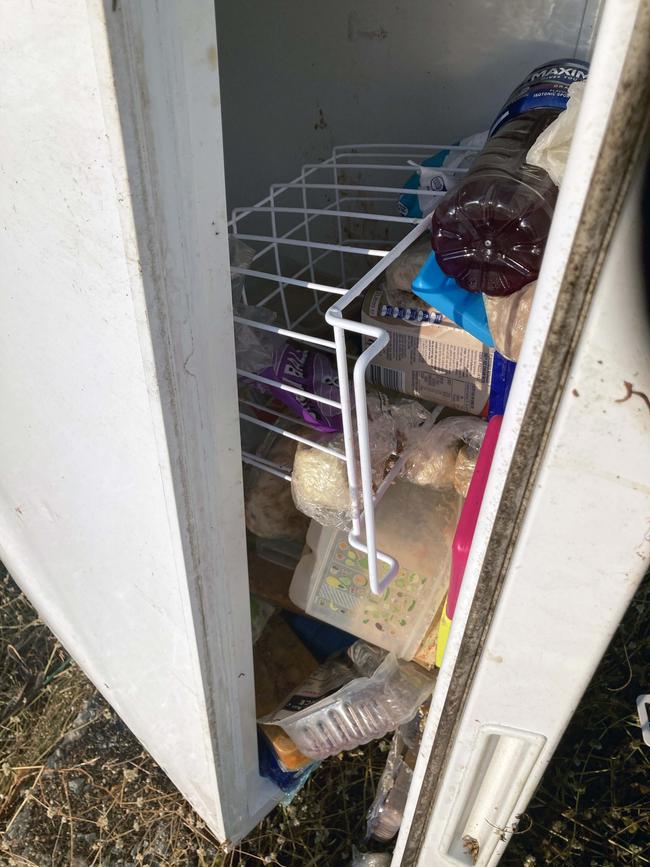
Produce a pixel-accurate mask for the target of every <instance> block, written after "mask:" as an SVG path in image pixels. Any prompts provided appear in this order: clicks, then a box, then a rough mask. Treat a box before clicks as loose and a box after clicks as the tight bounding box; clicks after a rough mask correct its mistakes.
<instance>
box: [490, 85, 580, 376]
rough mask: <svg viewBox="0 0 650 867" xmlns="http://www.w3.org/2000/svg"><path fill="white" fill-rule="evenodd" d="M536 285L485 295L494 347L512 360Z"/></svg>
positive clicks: (520, 340) (519, 346) (523, 332)
mask: <svg viewBox="0 0 650 867" xmlns="http://www.w3.org/2000/svg"><path fill="white" fill-rule="evenodd" d="M571 87H573V85H571ZM536 286H537V280H534V281H533V282H532V283H529V284H528V286H524V288H523V289H520V290H519V292H514V293H513V294H512V295H507V296H505V297H504V298H496V297H492V296H490V295H483V300H484V302H485V312H486V313H487V319H488V326H489V328H490V334H491V335H492V339H493V340H494V348H495V349H496V351H497V352H500V353H501V355H503V356H504V357H505V358H509V359H510V360H511V361H519V354H520V353H521V344H522V343H523V340H524V334H525V333H526V326H527V325H528V317H529V316H530V308H531V307H532V304H533V298H534V297H535V288H536Z"/></svg>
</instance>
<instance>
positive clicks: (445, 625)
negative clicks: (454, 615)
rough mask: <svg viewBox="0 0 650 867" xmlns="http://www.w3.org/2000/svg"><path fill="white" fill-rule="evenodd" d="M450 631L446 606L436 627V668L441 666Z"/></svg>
mask: <svg viewBox="0 0 650 867" xmlns="http://www.w3.org/2000/svg"><path fill="white" fill-rule="evenodd" d="M450 629H451V620H450V619H449V618H448V617H447V606H446V605H445V608H444V609H443V612H442V616H441V617H440V625H439V626H438V643H437V645H436V666H437V667H438V668H440V666H441V665H442V660H443V657H444V655H445V647H446V646H447V639H448V638H449V630H450Z"/></svg>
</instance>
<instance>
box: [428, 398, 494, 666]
mask: <svg viewBox="0 0 650 867" xmlns="http://www.w3.org/2000/svg"><path fill="white" fill-rule="evenodd" d="M502 421H503V416H500V415H495V416H493V417H492V418H491V419H490V421H489V422H488V426H487V430H486V432H485V438H484V440H483V444H482V446H481V451H480V452H479V456H478V460H477V462H476V469H475V470H474V475H473V476H472V481H471V482H470V485H469V490H468V492H467V497H466V499H465V503H464V505H463V509H462V511H461V513H460V519H459V521H458V527H457V528H456V533H455V534H454V541H453V544H452V549H451V574H450V578H449V594H448V596H447V602H446V603H445V609H444V611H443V615H442V617H441V619H440V627H439V630H438V644H437V648H436V665H438V667H440V664H441V663H442V658H443V655H444V652H445V647H446V644H447V639H448V638H449V630H450V628H451V621H452V619H453V616H454V611H455V610H456V602H457V601H458V594H459V593H460V588H461V584H462V582H463V575H464V574H465V567H466V565H467V558H468V556H469V551H470V548H471V547H472V540H473V538H474V531H475V530H476V522H477V521H478V516H479V512H480V510H481V503H482V502H483V495H484V493H485V486H486V485H487V480H488V476H489V475H490V467H491V466H492V459H493V457H494V450H495V448H496V444H497V440H498V439H499V431H500V430H501V422H502Z"/></svg>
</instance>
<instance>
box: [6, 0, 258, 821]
mask: <svg viewBox="0 0 650 867" xmlns="http://www.w3.org/2000/svg"><path fill="white" fill-rule="evenodd" d="M0 33H1V34H2V37H1V41H2V51H1V52H0V55H1V56H0V82H1V84H0V87H1V90H2V106H3V133H2V143H1V145H0V148H1V155H2V159H1V160H0V162H1V164H2V172H3V187H4V193H3V196H2V202H1V204H0V207H1V208H2V212H3V219H2V223H3V231H2V234H1V240H0V260H1V262H2V287H3V288H2V293H1V295H0V323H1V325H0V369H1V370H2V377H1V378H0V406H2V423H1V425H0V540H1V541H0V556H1V557H2V559H3V561H4V562H5V564H6V565H7V567H8V569H9V570H10V571H11V574H12V575H13V576H14V577H15V579H16V580H17V581H18V583H19V584H20V586H21V587H22V588H23V589H24V591H25V593H26V594H27V595H28V597H29V598H30V600H31V601H32V602H33V604H34V605H35V606H36V608H37V610H38V612H39V614H40V615H41V616H42V617H43V619H44V620H45V621H46V622H47V623H48V624H49V625H50V626H51V628H52V629H53V631H54V632H55V633H56V634H57V635H58V636H59V638H60V639H61V641H62V642H63V644H64V645H65V646H66V648H67V649H68V650H69V652H70V653H71V654H72V655H73V656H74V658H75V659H76V660H77V661H78V662H79V663H80V665H81V667H82V668H83V669H84V671H85V672H86V673H87V675H88V676H89V677H90V678H91V679H92V681H93V682H94V683H95V685H96V686H97V688H98V689H99V690H100V691H101V692H102V693H103V694H104V696H105V697H106V698H107V699H108V700H109V701H110V702H111V704H112V705H113V706H114V707H115V708H116V710H117V711H118V712H119V714H120V716H121V717H122V718H123V719H124V720H125V722H126V723H127V724H128V725H129V727H130V728H131V729H132V731H133V732H134V734H135V735H136V736H137V737H138V738H139V739H140V740H141V741H142V743H143V744H144V745H145V746H146V747H147V748H148V749H149V750H150V752H151V753H152V754H153V756H154V758H155V759H156V760H157V761H158V762H159V763H160V764H161V765H162V767H163V768H164V769H165V771H166V772H167V773H168V774H169V776H170V777H171V779H172V780H173V781H174V783H176V785H177V786H178V787H179V788H180V790H181V791H182V792H183V793H184V794H185V795H186V796H187V798H188V799H189V801H190V802H191V803H192V805H193V806H194V807H195V808H196V810H197V811H198V812H199V813H200V814H201V815H202V816H203V818H204V819H205V820H206V822H207V823H208V825H209V826H210V827H211V828H212V830H213V831H215V833H216V834H218V835H219V836H220V837H225V836H230V837H235V838H236V837H238V836H241V834H242V833H244V832H245V831H247V830H248V829H249V828H250V827H251V826H253V825H254V824H255V823H256V821H257V820H258V819H259V817H260V816H261V815H262V814H263V813H264V812H265V810H266V809H267V808H268V807H269V805H270V804H271V803H272V802H273V798H274V795H275V789H274V788H273V787H272V786H270V784H268V783H265V782H264V781H261V780H260V778H259V777H258V774H257V751H256V743H255V725H254V689H253V669H252V658H251V637H250V618H249V614H248V611H249V606H248V582H247V572H246V551H245V538H244V522H243V502H242V486H241V463H240V451H239V450H240V446H239V431H238V421H237V412H236V378H235V370H234V363H235V362H234V347H233V334H232V319H231V308H230V288H229V274H228V251H227V240H226V222H225V196H224V181H223V176H222V165H221V161H220V160H219V158H218V156H217V155H218V154H219V153H220V149H221V123H220V110H219V80H218V72H217V47H216V36H215V21H214V8H213V3H212V0H193V2H192V3H176V2H169V3H168V2H162V0H161V2H155V0H148V2H143V3H140V2H125V0H107V2H105V3H102V2H100V0H88V2H86V0H69V2H67V3H65V4H64V6H63V7H62V5H61V4H60V3H59V2H56V0H41V2H37V3H27V4H25V3H23V2H21V0H6V2H4V3H2V7H1V9H0Z"/></svg>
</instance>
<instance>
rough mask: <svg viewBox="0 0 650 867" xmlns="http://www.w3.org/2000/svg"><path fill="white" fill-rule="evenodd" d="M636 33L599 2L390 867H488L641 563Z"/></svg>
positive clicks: (641, 44)
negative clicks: (581, 93) (564, 162)
mask: <svg viewBox="0 0 650 867" xmlns="http://www.w3.org/2000/svg"><path fill="white" fill-rule="evenodd" d="M649 39H650V4H649V3H647V2H641V3H639V2H635V0H626V2H618V3H608V4H607V5H606V7H605V10H604V15H603V19H602V22H601V26H600V32H599V36H598V39H597V42H596V47H595V53H594V57H593V61H592V66H591V71H590V76H589V80H588V84H587V88H586V93H585V99H584V104H583V111H582V114H581V117H580V119H579V121H578V128H577V130H576V134H575V138H574V144H573V148H572V152H571V154H570V157H569V163H568V166H567V171H566V174H565V178H564V180H563V184H562V187H561V191H560V195H559V198H558V202H557V208H556V213H555V219H554V222H553V227H552V229H551V234H550V236H549V240H548V246H547V253H546V257H545V259H544V264H543V266H542V271H541V273H540V279H539V282H538V288H537V291H536V296H535V302H534V305H533V309H532V311H531V320H530V325H529V329H528V332H527V334H526V338H525V344H524V347H523V351H522V355H521V358H520V362H519V364H518V368H517V373H516V375H515V380H514V383H513V388H512V392H511V395H510V399H509V402H508V408H507V412H506V415H505V418H504V422H503V426H502V429H501V437H500V441H499V445H498V447H497V451H496V453H495V458H494V463H493V468H492V473H491V477H490V480H489V483H488V488H487V490H486V496H485V500H484V504H483V508H482V510H481V515H480V518H479V524H478V526H477V531H476V535H475V539H474V545H473V548H472V551H471V555H470V558H469V561H468V566H467V571H466V573H465V579H464V583H463V589H462V591H461V596H460V599H459V602H458V606H457V608H456V616H455V619H454V625H453V628H452V634H451V637H450V641H449V645H448V656H449V658H446V659H445V662H444V663H443V666H442V669H441V672H440V677H439V680H438V683H437V686H436V691H435V693H434V696H433V702H432V708H431V712H430V715H429V719H428V726H427V732H426V735H425V738H424V743H423V746H422V750H421V754H420V757H419V761H418V765H417V767H416V771H415V778H414V786H413V787H412V791H411V792H410V796H409V803H408V805H407V812H406V816H405V821H404V823H403V826H402V829H401V833H400V837H399V839H398V843H397V847H396V851H395V855H394V860H393V864H394V865H397V864H399V865H401V867H407V865H408V867H411V865H418V867H430V865H436V867H460V865H478V867H494V865H496V864H497V863H498V861H499V859H500V857H501V855H502V854H503V851H504V849H505V847H506V845H507V842H508V840H509V839H510V837H511V835H512V832H513V830H514V829H515V828H516V825H517V820H518V817H519V816H520V815H521V814H522V813H523V812H524V811H525V809H526V805H527V803H528V801H529V799H530V797H531V795H532V794H533V792H534V790H535V788H536V786H537V784H538V783H539V781H540V779H541V776H542V774H543V771H544V769H545V767H546V765H547V764H548V762H549V760H550V758H551V756H552V754H553V752H554V750H555V748H556V746H557V744H558V741H559V739H560V737H561V735H562V733H563V731H564V729H565V727H566V725H567V724H568V722H569V720H570V719H571V716H572V714H573V712H574V710H575V707H576V705H577V704H578V702H579V700H580V698H581V696H582V694H583V692H584V690H585V689H586V688H587V686H588V684H589V681H590V679H591V677H592V675H593V672H594V670H595V668H596V666H597V664H598V662H599V661H600V659H601V657H602V654H603V653H604V651H605V649H606V647H607V644H608V642H609V640H610V639H611V636H612V634H613V632H614V630H615V629H616V627H617V625H618V623H619V622H620V619H621V618H622V616H623V614H624V612H625V609H626V607H627V605H628V604H629V602H630V600H631V598H632V596H633V594H634V592H635V589H636V588H637V586H638V584H639V582H640V581H641V579H642V577H643V575H644V574H645V572H646V570H647V568H648V564H649V560H650V533H649V531H648V513H649V507H650V461H649V460H648V455H649V447H648V443H649V441H650V438H649V435H650V404H649V403H648V395H650V316H649V306H648V287H647V285H646V283H645V279H646V277H647V275H644V274H643V272H642V261H641V253H642V239H641V210H640V197H641V187H642V180H643V173H644V172H645V170H646V167H647V160H648V153H649V151H648V138H647V136H648V105H650V67H649V63H648V54H647V45H648V41H649ZM461 638H462V644H461ZM449 651H451V655H449ZM455 654H457V657H456V656H455ZM633 711H634V708H633V707H630V713H632V712H633ZM639 738H641V733H639Z"/></svg>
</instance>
